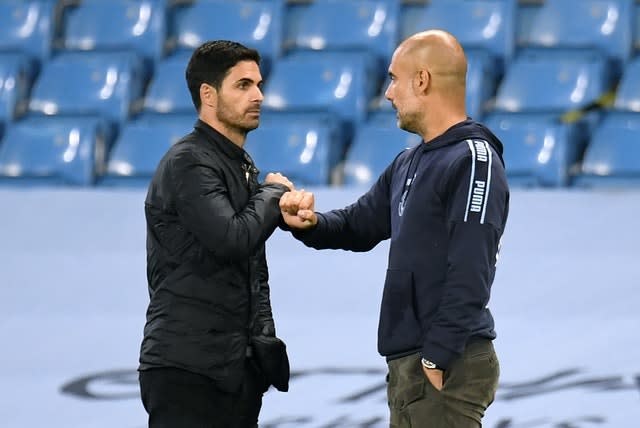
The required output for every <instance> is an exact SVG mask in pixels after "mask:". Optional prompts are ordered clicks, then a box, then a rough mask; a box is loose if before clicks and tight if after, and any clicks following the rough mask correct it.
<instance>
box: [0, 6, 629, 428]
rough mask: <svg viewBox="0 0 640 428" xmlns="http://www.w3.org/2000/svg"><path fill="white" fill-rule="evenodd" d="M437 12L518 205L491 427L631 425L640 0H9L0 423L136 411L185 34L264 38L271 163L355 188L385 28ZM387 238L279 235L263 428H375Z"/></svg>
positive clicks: (368, 151) (381, 406)
mask: <svg viewBox="0 0 640 428" xmlns="http://www.w3.org/2000/svg"><path fill="white" fill-rule="evenodd" d="M429 28H441V29H445V30H447V31H449V32H451V33H452V34H454V35H455V36H456V37H457V38H458V39H459V40H460V42H461V43H462V45H463V47H464V48H465V51H466V53H467V57H468V85H467V111H468V115H469V116H471V117H473V118H474V119H477V120H480V121H482V122H484V123H485V124H487V125H488V126H489V127H490V128H491V129H492V130H493V131H494V133H495V134H496V135H498V136H499V137H500V138H501V139H502V141H503V143H504V145H505V156H504V158H505V162H506V164H507V175H508V179H509V182H510V185H511V188H512V211H511V215H510V219H509V224H508V227H507V232H506V233H505V236H504V247H503V253H502V258H501V260H500V264H499V267H498V273H497V276H496V281H495V283H494V292H493V298H492V302H491V304H490V306H491V308H492V310H493V312H494V316H495V318H496V324H497V330H498V339H497V340H496V348H497V349H498V352H499V354H500V357H501V362H502V378H501V385H500V389H499V394H498V397H497V399H496V403H495V404H494V405H493V406H492V407H491V408H490V409H489V411H488V413H487V417H486V419H485V420H486V423H485V426H488V427H490V428H525V427H526V428H532V427H554V428H573V427H607V428H632V427H637V426H638V425H637V424H638V423H637V421H638V420H639V417H640V406H639V404H640V394H639V393H640V366H639V364H638V361H640V345H638V337H639V335H638V331H639V328H640V315H638V308H639V307H640V288H639V287H638V286H639V285H640V273H639V271H638V269H637V268H636V265H637V263H638V262H637V260H638V256H640V250H639V249H638V243H639V242H640V222H639V221H638V219H637V213H638V212H640V134H639V132H638V130H639V128H640V55H638V54H639V49H640V2H637V1H635V0H428V1H425V0H422V1H419V0H411V1H410V0H315V1H302V0H296V1H291V0H288V1H287V0H226V1H224V0H197V1H186V0H184V1H183V0H180V1H177V0H82V1H80V0H74V1H70V0H0V281H1V283H0V343H2V348H1V351H0V421H3V422H0V425H1V426H6V427H11V428H13V427H41V426H47V427H65V428H66V427H87V428H88V427H126V428H133V427H143V426H145V421H146V419H145V413H144V409H142V405H141V403H140V401H139V398H138V390H137V377H136V372H135V369H136V367H137V354H138V349H139V343H140V339H141V335H142V327H143V325H144V313H145V310H146V304H147V301H148V297H147V290H146V278H145V252H144V251H145V247H144V239H145V224H144V214H143V201H144V196H145V192H146V186H147V185H148V182H149V180H150V177H151V175H152V174H153V172H154V169H155V167H156V165H157V163H158V161H159V159H160V158H161V157H162V155H163V154H164V153H165V152H166V150H167V148H168V147H169V146H170V145H171V144H173V143H174V142H175V141H177V139H179V138H180V137H181V136H182V135H184V134H186V133H188V132H189V131H190V129H191V127H192V125H193V123H194V122H195V119H196V114H195V111H194V109H193V105H192V103H191V100H190V96H189V93H188V90H187V87H186V83H185V81H184V70H185V67H186V64H187V61H188V59H189V56H190V54H191V52H192V51H193V49H194V48H195V47H197V46H198V45H199V44H201V43H202V42H204V41H206V40H210V39H231V40H236V41H239V42H241V43H243V44H245V45H247V46H250V47H254V48H256V49H258V50H259V51H260V53H261V55H262V57H263V62H262V73H263V77H264V78H265V85H264V94H265V101H264V104H263V113H262V115H261V126H260V128H259V129H257V130H255V131H253V132H252V133H250V134H249V137H248V140H247V145H246V147H245V148H246V149H247V151H248V152H249V153H250V154H251V155H252V157H253V158H254V160H255V162H256V164H257V166H258V168H259V169H260V170H261V171H262V173H263V174H264V173H266V172H270V171H281V172H282V173H283V174H285V175H286V176H288V177H289V178H290V179H291V180H292V181H293V182H294V183H295V184H296V186H298V187H302V186H304V187H306V188H307V189H312V190H313V191H314V192H316V197H317V206H318V208H319V209H320V210H324V209H331V208H338V207H342V206H344V205H346V204H348V203H350V202H352V201H354V200H355V199H356V198H357V197H358V196H359V195H360V194H361V193H362V192H363V191H366V189H367V188H368V186H369V185H370V184H371V183H372V182H373V181H374V180H375V179H376V178H377V176H378V174H379V173H380V172H382V170H383V169H384V168H385V167H386V166H387V165H388V163H389V162H390V161H391V160H392V159H393V158H394V157H395V155H396V154H397V153H398V152H399V151H401V150H403V149H404V148H406V147H411V146H413V145H415V144H417V143H419V142H420V140H419V138H418V137H417V136H415V135H413V134H409V133H406V132H404V131H401V130H398V129H397V127H396V118H395V112H394V111H393V110H392V109H391V106H390V104H389V102H388V101H386V100H385V99H384V97H383V96H382V94H383V93H384V90H385V89H386V85H387V84H388V81H387V67H388V64H389V61H390V58H391V54H392V53H393V50H394V49H395V47H396V46H397V44H398V43H399V42H400V41H401V40H403V39H404V38H405V37H407V36H408V35H410V34H413V33H415V32H417V31H421V30H424V29H429ZM387 249H388V246H387V244H386V243H383V244H381V245H379V246H378V247H377V248H376V249H374V251H372V252H370V253H367V254H348V253H344V252H334V251H327V252H316V251H313V250H309V249H307V248H304V247H302V245H301V244H299V243H297V242H295V241H294V240H293V239H292V238H291V237H289V236H288V235H287V234H285V233H284V232H281V231H277V232H276V233H275V234H274V236H273V237H272V238H271V240H270V241H269V242H268V257H269V263H270V271H271V281H270V282H271V286H272V295H273V298H272V300H273V305H274V310H275V316H276V322H277V326H278V332H279V335H281V336H282V337H283V338H284V339H285V340H286V341H287V343H288V346H289V350H290V355H291V363H292V370H293V371H294V378H293V380H292V385H291V391H290V392H289V393H287V394H282V393H278V392H275V391H270V392H269V393H268V394H267V396H266V397H265V406H264V411H263V413H262V415H263V416H262V419H261V427H271V428H275V427H287V428H290V427H291V428H293V427H303V428H330V427H345V428H347V427H384V426H387V425H388V421H387V416H386V415H387V409H386V401H385V395H384V375H385V373H386V372H385V364H384V361H383V360H382V359H381V358H380V357H379V356H378V355H377V352H376V349H375V337H376V324H377V316H378V309H379V301H380V297H381V287H382V284H383V279H384V271H385V265H386V251H387Z"/></svg>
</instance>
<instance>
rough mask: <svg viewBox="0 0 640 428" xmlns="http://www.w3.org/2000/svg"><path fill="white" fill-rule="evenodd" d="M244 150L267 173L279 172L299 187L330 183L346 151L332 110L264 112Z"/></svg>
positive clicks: (340, 130)
mask: <svg viewBox="0 0 640 428" xmlns="http://www.w3.org/2000/svg"><path fill="white" fill-rule="evenodd" d="M245 150H246V151H247V152H248V153H249V154H250V155H251V157H252V158H253V160H254V162H255V164H256V166H257V167H258V169H259V170H260V178H261V179H264V176H265V174H267V173H269V172H275V171H279V172H282V173H283V174H284V175H285V176H287V177H288V178H289V179H290V180H291V181H292V182H293V183H294V184H295V185H296V186H297V187H300V186H324V185H329V184H330V183H331V180H332V173H333V171H334V168H335V167H336V166H337V164H338V162H339V160H340V159H341V158H342V156H343V154H344V151H345V138H344V134H343V131H342V127H341V125H340V121H339V120H338V118H337V117H335V115H332V114H329V113H277V112H271V113H264V114H263V115H262V117H261V119H260V127H259V128H258V129H256V130H254V131H252V132H251V133H249V135H248V136H247V143H246V145H245Z"/></svg>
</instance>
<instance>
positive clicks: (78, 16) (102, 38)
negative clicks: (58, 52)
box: [62, 0, 167, 71]
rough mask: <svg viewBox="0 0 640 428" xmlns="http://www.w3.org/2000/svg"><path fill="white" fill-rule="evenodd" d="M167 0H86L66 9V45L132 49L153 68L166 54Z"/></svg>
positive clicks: (86, 48) (72, 47) (69, 46)
mask: <svg viewBox="0 0 640 428" xmlns="http://www.w3.org/2000/svg"><path fill="white" fill-rule="evenodd" d="M166 7H167V6H166V1H165V0H110V1H108V2H105V1H103V0H84V1H83V2H82V3H79V4H76V5H74V6H69V7H66V8H65V9H64V18H63V25H64V34H63V40H62V47H63V49H65V50H80V51H88V50H89V51H123V50H131V51H134V52H137V53H138V54H139V55H141V56H142V57H143V58H144V59H145V62H146V63H147V66H148V69H149V71H151V70H153V67H152V65H153V64H154V63H155V62H156V61H158V60H159V59H160V58H161V57H162V56H163V54H164V47H165V40H166V38H167V9H166Z"/></svg>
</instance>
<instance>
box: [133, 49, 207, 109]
mask: <svg viewBox="0 0 640 428" xmlns="http://www.w3.org/2000/svg"><path fill="white" fill-rule="evenodd" d="M190 57H191V54H190V53H187V52H182V53H178V54H174V55H171V56H170V57H167V58H165V59H163V60H162V61H160V62H159V63H158V64H157V66H156V71H155V73H154V75H153V77H152V78H151V82H149V86H148V88H147V91H146V94H145V96H144V102H143V111H145V112H154V113H185V114H187V113H191V114H193V113H194V112H195V108H194V106H193V102H192V101H191V95H190V94H189V88H188V87H187V82H186V80H185V70H186V68H187V64H188V63H189V58H190Z"/></svg>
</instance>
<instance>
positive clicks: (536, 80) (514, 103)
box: [494, 53, 614, 114]
mask: <svg viewBox="0 0 640 428" xmlns="http://www.w3.org/2000/svg"><path fill="white" fill-rule="evenodd" d="M613 82H614V79H613V76H612V75H611V70H610V68H609V67H607V64H606V62H604V61H602V60H601V59H600V58H599V57H598V55H591V56H576V57H572V56H570V55H569V56H562V55H558V56H556V55H547V54H537V53H527V54H521V55H519V56H518V57H517V58H516V59H514V61H513V62H512V63H511V65H510V66H509V68H508V69H507V72H506V74H505V76H504V79H503V80H502V82H501V83H500V85H499V86H498V90H497V93H496V100H495V106H494V108H495V109H496V110H503V111H513V112H516V111H517V112H524V111H527V112H555V113H559V114H561V113H564V112H566V111H568V110H576V109H581V108H585V107H587V106H589V105H590V104H592V103H594V102H596V101H598V100H599V99H600V97H602V96H603V95H605V94H606V93H607V92H608V91H609V90H611V88H612V86H613Z"/></svg>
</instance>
